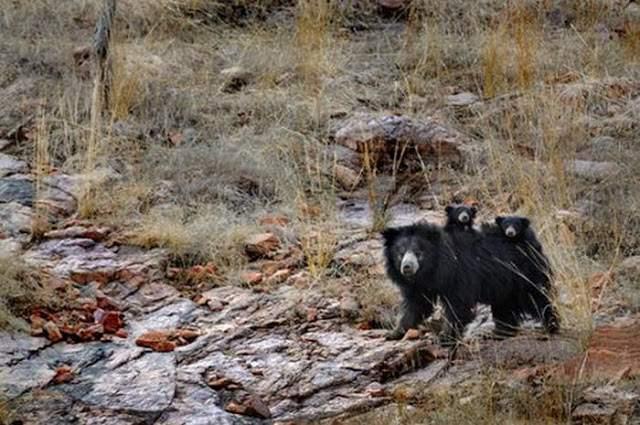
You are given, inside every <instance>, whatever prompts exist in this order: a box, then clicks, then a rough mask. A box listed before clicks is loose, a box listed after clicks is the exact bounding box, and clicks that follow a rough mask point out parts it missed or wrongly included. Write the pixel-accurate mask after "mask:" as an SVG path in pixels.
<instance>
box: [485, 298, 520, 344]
mask: <svg viewBox="0 0 640 425" xmlns="http://www.w3.org/2000/svg"><path fill="white" fill-rule="evenodd" d="M491 314H492V315H493V323H494V324H495V328H494V330H493V334H494V336H495V337H497V338H498V339H504V338H510V337H512V336H515V335H516V334H517V333H518V328H519V327H520V318H519V317H518V314H517V313H516V312H514V311H513V309H512V308H509V307H508V306H495V305H494V306H491Z"/></svg>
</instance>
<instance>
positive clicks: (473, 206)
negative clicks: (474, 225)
mask: <svg viewBox="0 0 640 425" xmlns="http://www.w3.org/2000/svg"><path fill="white" fill-rule="evenodd" d="M477 213H478V208H476V206H475V205H472V206H471V217H475V216H476V214H477Z"/></svg>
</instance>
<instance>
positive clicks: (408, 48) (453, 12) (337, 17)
mask: <svg viewBox="0 0 640 425" xmlns="http://www.w3.org/2000/svg"><path fill="white" fill-rule="evenodd" d="M375 3H376V2H373V1H371V2H367V1H363V2H338V1H321V0H301V1H298V2H295V4H293V2H289V1H285V0H261V1H259V2H250V1H248V0H234V1H233V2H210V1H187V0H162V1H152V0H142V1H133V0H127V1H122V2H119V14H118V17H117V20H116V32H115V34H116V37H115V38H114V50H113V51H114V57H113V59H114V62H113V66H114V74H113V86H112V90H111V92H110V96H109V97H110V105H109V114H106V115H104V116H100V117H99V118H101V119H102V118H103V119H104V120H103V121H102V122H98V121H97V118H98V116H96V115H95V114H94V115H93V120H92V114H91V111H92V98H91V93H92V92H91V89H92V82H91V79H90V78H89V79H87V78H86V77H84V78H83V77H82V76H80V75H77V73H76V72H75V71H74V69H73V65H72V64H71V63H70V62H69V60H70V59H69V58H70V57H71V51H72V50H73V48H75V47H77V46H78V45H81V44H85V43H86V42H87V41H88V40H89V38H90V36H91V33H92V28H93V22H94V18H95V14H96V12H97V7H96V5H97V4H96V2H86V1H69V2H64V4H60V5H59V4H58V3H57V2H54V1H53V0H36V1H32V2H15V1H11V0H0V32H2V34H3V35H5V34H6V37H3V39H2V40H0V66H2V67H3V68H0V87H6V86H7V85H9V84H12V83H13V82H15V81H17V80H18V79H19V78H24V77H30V78H31V77H38V78H41V79H43V80H44V81H43V82H42V84H41V85H37V86H36V88H35V89H34V92H33V93H29V95H30V96H31V95H33V96H34V97H43V98H46V102H45V104H46V108H45V109H46V110H45V113H44V119H41V120H40V121H39V122H38V124H39V125H38V127H37V130H38V137H37V139H36V143H35V146H33V147H23V148H21V149H23V151H21V153H23V154H25V155H33V162H34V164H35V168H36V170H38V172H37V173H36V177H37V179H38V178H40V177H39V176H42V175H44V174H45V171H44V170H45V169H46V168H47V167H51V166H54V167H59V168H62V169H63V170H65V171H76V172H77V171H93V170H95V169H96V168H98V167H105V166H110V167H112V168H115V169H117V171H118V172H119V174H120V175H119V177H118V179H117V181H116V182H115V183H114V182H112V181H109V182H108V184H107V185H100V184H99V183H96V182H95V181H92V182H91V187H90V188H89V189H88V190H87V197H86V198H83V199H81V205H80V207H81V213H82V214H83V215H87V216H92V217H94V218H96V219H97V220H100V221H105V222H108V223H110V224H112V225H115V226H118V227H121V228H123V229H125V230H127V231H128V234H130V235H131V239H130V240H131V241H132V242H133V243H136V244H139V245H141V246H145V247H155V246H160V247H164V248H167V249H168V250H169V251H170V252H171V253H172V254H173V256H174V258H175V259H176V261H177V262H180V263H181V264H185V265H186V264H193V263H200V262H208V261H213V262H214V263H215V264H216V265H217V266H218V267H220V268H221V269H222V270H224V271H225V272H227V271H228V272H229V273H230V274H231V273H232V272H234V271H237V270H238V269H240V268H242V267H244V266H245V264H244V261H245V260H244V259H243V258H244V257H243V255H242V252H241V242H242V240H243V239H244V237H245V236H246V235H248V234H249V233H251V232H255V231H258V228H257V227H256V222H257V217H259V216H260V214H261V213H262V212H263V211H266V210H269V211H284V212H286V213H288V214H289V215H290V216H292V218H293V223H294V225H293V226H292V227H293V228H294V229H295V231H296V233H297V235H298V238H299V240H300V242H301V246H302V249H303V253H304V255H305V258H306V261H307V267H308V269H309V271H310V272H311V274H312V276H313V277H314V281H315V282H318V283H321V284H322V283H323V282H325V281H326V280H329V279H330V278H332V277H333V276H332V275H331V273H332V272H333V270H331V259H332V256H333V254H334V252H335V249H336V246H337V245H338V242H339V240H340V238H341V237H342V234H341V231H342V229H341V228H340V226H338V225H336V222H337V214H336V210H335V199H336V196H337V194H338V190H337V189H336V184H335V181H334V176H333V174H332V171H331V170H332V169H333V168H332V167H333V164H334V161H335V159H334V158H332V157H331V156H330V155H327V154H326V150H325V148H326V145H327V143H330V142H331V135H332V134H333V131H334V130H335V127H336V124H337V122H338V120H337V119H336V118H332V117H339V116H342V115H344V113H345V112H346V113H347V114H349V113H352V112H355V111H363V110H364V111H369V112H376V113H381V114H383V113H404V114H411V115H413V116H416V117H420V116H427V115H435V116H436V117H437V118H439V119H440V120H441V121H443V122H444V123H445V124H447V125H450V126H452V127H455V128H457V129H458V130H460V131H462V132H463V133H465V134H467V135H469V136H470V137H472V138H473V139H476V140H477V141H478V142H479V144H481V146H482V148H483V149H484V152H485V157H484V162H479V163H474V164H470V166H469V167H468V169H469V170H472V171H473V173H471V174H464V173H462V172H461V170H452V171H449V170H445V171H446V172H443V174H442V175H443V176H444V175H448V174H454V175H455V178H454V179H451V180H449V181H444V179H443V181H442V182H441V181H439V180H438V179H437V178H436V177H437V176H440V174H437V173H436V174H433V175H432V174H431V172H430V170H429V169H427V168H426V167H425V169H424V170H423V174H424V177H425V178H426V180H427V181H428V182H429V183H434V184H433V186H431V185H425V187H426V186H428V187H426V188H422V192H421V193H422V194H425V193H426V194H427V195H428V196H429V197H430V198H431V199H435V203H436V204H440V205H442V204H446V203H447V202H448V200H449V199H447V196H448V194H450V193H458V192H462V193H465V194H468V195H469V196H470V197H473V198H475V199H478V200H480V202H481V204H482V210H483V213H484V214H486V216H494V215H496V214H506V213H519V214H523V215H528V216H530V217H531V218H532V219H533V223H534V225H535V228H536V230H537V232H538V234H539V236H540V238H541V240H542V241H543V244H544V246H545V250H546V253H547V255H548V256H549V258H550V260H551V263H552V267H553V269H554V272H555V281H556V285H557V287H558V297H557V304H558V308H559V309H560V312H561V315H562V321H563V326H564V327H566V328H570V329H575V330H577V331H579V332H580V333H581V334H582V335H588V333H589V332H590V330H591V329H592V327H593V326H594V324H593V322H592V313H591V292H590V288H589V287H588V278H589V276H590V274H591V273H592V271H594V270H607V269H610V268H611V267H613V266H615V264H616V263H617V262H618V261H619V260H620V259H621V258H622V257H624V256H628V255H632V254H640V248H639V246H640V231H638V230H637V229H640V214H638V211H640V208H638V207H639V206H640V193H638V185H637V181H638V179H639V178H640V174H639V173H638V171H637V167H636V166H635V164H637V161H638V159H639V156H638V148H637V146H636V145H637V143H635V144H634V142H637V140H638V136H639V133H638V126H637V122H638V119H640V116H638V111H639V110H640V109H638V108H637V96H638V89H634V88H633V86H634V84H636V83H635V81H637V79H638V78H639V77H640V64H639V63H638V51H639V49H640V47H639V46H640V43H638V42H637V40H638V38H637V37H634V35H637V34H638V27H637V25H635V24H634V23H633V21H631V20H628V19H627V21H626V24H625V25H626V30H625V31H626V34H622V35H620V36H618V35H611V37H608V36H607V37H604V36H603V35H602V33H601V32H598V30H597V27H598V25H601V24H602V25H604V26H605V27H607V28H613V27H614V26H615V25H614V22H615V21H616V20H617V19H618V18H621V17H622V18H624V16H625V15H624V13H626V12H625V11H623V10H621V9H620V8H617V6H615V2H610V1H605V0H589V1H587V2H583V1H567V2H564V3H563V4H564V5H565V6H563V7H564V9H563V10H564V11H566V12H567V13H568V14H569V15H571V16H572V17H573V20H572V21H571V25H569V26H566V27H563V26H560V27H556V26H554V25H552V23H551V22H550V20H549V17H548V14H549V13H550V12H552V11H553V10H554V8H555V7H558V4H559V3H557V2H552V1H545V2H534V1H525V2H508V3H506V4H505V2H501V1H497V0H480V1H478V2H471V3H470V2H465V1H462V0H456V1H440V0H437V1H432V0H414V1H412V2H411V8H410V10H409V11H408V16H407V17H405V18H389V19H386V20H385V19H381V18H379V17H378V15H377V8H376V7H375ZM54 7H55V8H56V10H57V11H58V12H57V13H56V14H53V15H52V14H51V13H50V12H49V11H50V10H52V8H54ZM274 10H277V11H278V13H274ZM403 19H407V21H406V24H405V21H403ZM33 28H38V31H37V36H34V35H33V33H34V32H33V31H32V29H33ZM362 28H369V30H367V31H361V29H362ZM380 28H383V29H384V31H381V30H380ZM5 52H8V53H5ZM231 67H239V68H240V69H241V70H242V71H243V72H244V74H245V76H244V81H243V82H242V84H240V85H238V86H237V87H236V88H235V89H234V90H226V89H225V87H226V84H227V81H226V80H225V78H224V76H222V75H221V71H222V70H223V69H227V68H231ZM604 81H609V83H606V84H605V83H604ZM460 91H471V92H474V93H476V94H478V95H480V97H481V98H482V99H483V103H482V104H476V105H473V106H472V107H468V108H467V107H463V108H456V107H448V106H446V105H445V102H444V96H445V95H447V94H452V93H457V92H460ZM94 100H95V99H94ZM634 102H635V103H634ZM0 103H1V102H0ZM94 103H95V102H94ZM634 105H635V106H634ZM93 106H94V109H95V104H94V105H93ZM2 108H7V106H6V105H4V104H3V105H0V124H2V122H3V121H2V120H3V119H4V118H3V117H6V116H11V117H14V116H20V117H22V115H20V114H22V112H20V111H19V110H18V109H19V108H17V107H16V109H15V111H14V110H12V111H10V112H11V113H6V114H3V113H2V112H4V111H5V109H2ZM26 109H28V107H27V108H26ZM596 136H609V137H612V138H613V139H614V140H615V145H616V146H615V148H614V149H613V152H610V153H607V154H606V155H604V156H602V157H598V158H597V159H598V160H606V161H613V162H616V163H618V164H619V165H620V166H621V169H622V171H621V173H620V174H618V175H617V176H615V177H614V178H607V179H604V180H601V181H599V182H596V183H594V182H590V181H586V180H583V179H580V178H578V177H576V176H574V175H572V174H571V173H569V172H568V171H567V168H566V166H565V163H566V161H570V160H573V159H574V158H576V156H578V155H580V154H582V153H583V152H584V150H585V148H586V147H588V145H589V144H590V143H591V141H592V140H593V139H594V137H596ZM25 145H26V144H25ZM598 149H599V148H598ZM593 155H595V153H591V154H589V158H591V157H592V156H593ZM439 166H440V164H439ZM377 173H378V170H377V167H376V164H375V158H373V157H370V158H365V168H364V170H363V177H364V181H365V182H366V184H367V187H365V191H364V193H365V194H366V195H367V196H368V200H369V202H370V204H371V206H372V211H376V214H377V215H376V219H375V220H374V226H373V230H379V229H380V228H382V227H384V225H385V224H386V223H387V220H388V218H389V217H388V215H387V214H386V213H387V210H388V208H387V207H388V203H389V196H390V194H389V193H385V192H383V191H381V190H380V187H381V184H379V181H378V180H379V177H380V176H379V175H377ZM36 181H38V180H36ZM421 181H422V180H421ZM438 185H444V186H446V187H444V188H442V189H437V187H438ZM412 193H413V192H412ZM405 200H408V201H410V202H418V201H417V197H416V198H413V197H409V198H408V199H405ZM584 201H589V202H591V203H594V204H596V206H594V207H593V211H591V212H589V213H588V214H587V215H588V217H587V219H586V220H585V223H572V222H566V221H560V220H559V219H558V218H557V214H556V212H557V211H558V210H577V209H578V207H579V206H580V205H582V204H581V203H584ZM38 232H41V230H39V231H38ZM345 273H346V274H349V273H351V274H352V276H347V277H348V278H350V279H351V278H352V281H353V282H354V283H353V288H352V289H353V291H354V294H355V296H356V298H357V299H358V300H359V301H360V303H361V305H362V306H363V309H362V313H361V314H362V317H363V318H364V319H365V320H366V321H371V322H381V321H382V322H387V321H389V319H388V316H390V314H389V313H390V312H391V311H392V310H393V308H392V307H393V306H394V305H396V302H397V299H396V297H395V296H396V294H395V292H393V287H392V286H391V285H390V284H389V283H388V282H386V281H382V280H380V279H379V278H378V277H374V276H369V275H366V276H365V274H364V273H363V272H362V271H357V272H349V271H346V272H345ZM3 276H4V275H3ZM8 276H15V274H14V275H11V274H9V275H8ZM9 280H10V281H12V282H14V284H13V287H15V285H16V284H15V279H14V278H12V277H10V278H9ZM628 284H629V283H628V282H627V283H625V284H624V285H628ZM342 289H344V288H342ZM631 293H632V291H631V292H629V294H631ZM0 299H2V297H0ZM630 300H631V302H632V304H633V302H634V301H633V299H632V298H630ZM4 309H5V310H7V305H4ZM5 316H7V317H9V316H8V313H5ZM2 320H4V322H2ZM0 323H9V319H2V318H0ZM496 382H497V380H496V379H494V378H491V377H488V378H487V380H485V381H483V382H482V383H481V384H479V385H478V386H477V387H474V388H472V389H470V391H471V392H472V393H473V394H474V398H473V399H472V400H471V401H468V402H467V403H466V404H461V403H460V402H459V401H458V400H454V399H452V397H447V396H446V395H443V396H442V397H437V398H435V399H434V400H433V403H432V404H430V405H428V406H427V405H425V406H423V407H424V408H423V409H421V410H420V413H419V414H418V415H415V414H414V413H411V414H409V413H406V412H404V413H403V412H400V413H399V414H398V415H396V416H394V417H393V418H384V420H383V419H382V418H378V420H379V422H378V423H385V424H386V423H415V422H416V421H417V420H422V421H423V422H424V423H495V422H497V421H509V422H510V423H519V422H521V423H558V422H557V421H559V420H566V414H567V411H566V410H565V409H566V405H567V397H566V392H565V390H566V389H557V388H547V390H548V393H545V394H543V395H542V396H540V397H537V398H534V399H531V398H530V397H531V393H530V392H528V390H522V391H521V390H519V389H515V390H514V389H508V388H501V387H500V385H499V384H497V383H496ZM505 403H506V404H505ZM509 403H511V405H509ZM417 418H423V419H417ZM394 421H395V422H394ZM554 421H556V422H554ZM373 423H376V422H373Z"/></svg>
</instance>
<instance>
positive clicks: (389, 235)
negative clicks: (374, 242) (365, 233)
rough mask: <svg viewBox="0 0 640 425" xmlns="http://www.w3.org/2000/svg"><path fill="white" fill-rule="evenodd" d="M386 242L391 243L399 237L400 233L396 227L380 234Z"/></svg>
mask: <svg viewBox="0 0 640 425" xmlns="http://www.w3.org/2000/svg"><path fill="white" fill-rule="evenodd" d="M380 234H381V235H382V237H383V238H384V240H385V241H387V242H389V241H392V240H394V239H396V238H397V237H398V235H399V234H400V231H399V230H398V229H396V228H394V227H388V228H386V229H384V230H383V231H382V232H380Z"/></svg>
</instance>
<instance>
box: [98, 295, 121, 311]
mask: <svg viewBox="0 0 640 425" xmlns="http://www.w3.org/2000/svg"><path fill="white" fill-rule="evenodd" d="M96 303H97V306H98V307H100V308H101V309H104V310H120V307H119V306H118V304H116V302H115V301H113V300H112V299H111V298H109V297H107V296H105V295H97V296H96Z"/></svg>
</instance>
